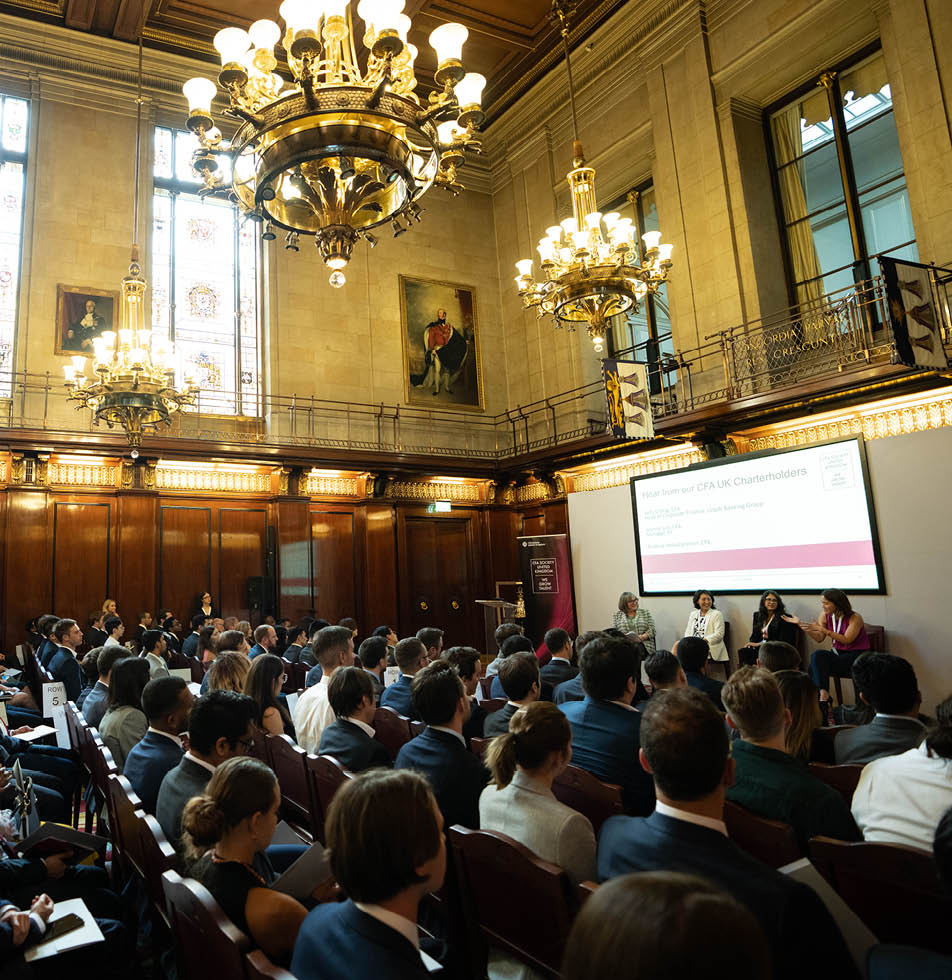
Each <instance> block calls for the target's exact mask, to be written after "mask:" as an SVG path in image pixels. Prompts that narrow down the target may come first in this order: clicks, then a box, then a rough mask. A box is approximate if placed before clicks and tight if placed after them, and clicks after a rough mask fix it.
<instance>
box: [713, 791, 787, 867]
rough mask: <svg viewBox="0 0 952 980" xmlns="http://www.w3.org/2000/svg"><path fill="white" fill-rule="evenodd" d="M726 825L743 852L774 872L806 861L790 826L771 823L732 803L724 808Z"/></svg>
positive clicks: (776, 821)
mask: <svg viewBox="0 0 952 980" xmlns="http://www.w3.org/2000/svg"><path fill="white" fill-rule="evenodd" d="M724 823H725V824H726V825H727V834H728V836H729V837H730V839H731V840H732V841H733V842H734V843H735V844H736V845H737V846H738V847H739V848H741V849H742V850H744V851H746V852H747V853H748V854H750V855H751V857H755V858H757V860H758V861H762V862H763V863H764V864H768V865H770V867H771V868H782V867H783V866H784V865H785V864H790V863H791V862H793V861H797V860H799V859H800V858H801V857H803V852H802V851H801V850H800V845H799V844H798V843H797V835H796V834H795V833H794V832H793V827H791V826H790V824H787V823H783V822H781V821H780V820H768V819H767V818H766V817H761V816H759V815H758V814H756V813H752V812H751V811H750V810H748V809H747V808H746V807H743V806H740V805H739V804H737V803H732V802H731V801H730V800H727V801H726V802H725V804H724Z"/></svg>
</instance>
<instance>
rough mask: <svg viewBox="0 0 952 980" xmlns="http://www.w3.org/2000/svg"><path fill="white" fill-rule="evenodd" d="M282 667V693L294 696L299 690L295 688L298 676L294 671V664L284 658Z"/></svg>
mask: <svg viewBox="0 0 952 980" xmlns="http://www.w3.org/2000/svg"><path fill="white" fill-rule="evenodd" d="M281 666H282V667H283V668H284V684H283V685H282V686H281V693H282V694H293V693H294V692H295V691H296V690H297V688H296V687H295V686H294V678H295V677H296V676H297V675H296V674H295V671H294V664H293V663H291V661H290V660H285V659H284V657H282V658H281Z"/></svg>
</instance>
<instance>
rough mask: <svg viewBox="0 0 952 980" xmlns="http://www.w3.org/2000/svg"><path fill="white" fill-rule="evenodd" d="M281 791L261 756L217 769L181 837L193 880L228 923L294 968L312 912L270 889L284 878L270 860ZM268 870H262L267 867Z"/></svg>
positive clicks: (189, 806)
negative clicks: (300, 937)
mask: <svg viewBox="0 0 952 980" xmlns="http://www.w3.org/2000/svg"><path fill="white" fill-rule="evenodd" d="M280 805H281V790H280V788H279V786H278V781H277V779H276V778H275V775H274V773H273V772H272V771H271V770H270V769H269V768H268V767H267V766H266V765H265V764H264V763H263V762H261V761H259V760H258V759H250V758H242V757H240V756H239V757H237V758H232V759H227V760H225V761H224V762H222V763H221V765H219V766H217V767H216V769H215V771H214V773H213V774H212V776H211V778H210V779H209V780H208V784H207V785H206V787H205V791H204V793H202V795H201V796H196V797H193V798H192V799H191V800H189V801H188V803H186V804H185V810H184V812H183V814H182V837H183V842H184V845H185V856H186V859H187V860H189V861H191V862H192V863H191V867H190V872H191V875H192V877H194V878H196V879H197V880H198V881H200V882H201V883H202V884H203V885H204V886H205V887H206V888H207V889H208V890H209V891H210V892H211V893H212V896H213V897H214V899H215V901H216V902H218V904H219V905H220V906H221V908H222V911H223V912H224V913H225V915H227V916H228V918H229V919H230V920H231V921H232V922H233V923H234V924H235V925H236V926H237V927H238V928H239V929H240V930H241V931H242V932H243V933H244V934H245V935H246V936H249V937H250V938H251V941H252V943H253V944H254V945H255V946H257V947H259V948H260V949H262V950H263V951H264V952H265V954H266V955H267V956H268V957H269V958H270V959H272V960H274V961H276V962H278V963H288V962H289V961H290V959H291V951H292V950H293V948H294V942H295V940H296V939H297V935H298V929H299V928H300V926H301V923H302V922H303V921H304V917H305V916H306V915H307V909H305V908H304V906H303V905H302V904H301V903H300V902H299V901H298V900H297V899H296V898H292V897H291V896H290V895H285V894H283V893H282V892H279V891H274V890H272V889H271V888H270V887H269V886H270V885H271V884H272V883H273V881H274V880H275V879H276V878H277V875H276V874H275V873H274V871H273V869H272V868H271V866H270V863H269V862H268V859H267V857H266V855H265V853H264V852H265V849H266V848H267V847H268V845H269V844H270V843H271V838H272V837H273V836H274V831H275V828H276V827H277V825H278V807H279V806H280ZM262 867H263V869H264V871H265V873H264V874H262V873H261V869H262Z"/></svg>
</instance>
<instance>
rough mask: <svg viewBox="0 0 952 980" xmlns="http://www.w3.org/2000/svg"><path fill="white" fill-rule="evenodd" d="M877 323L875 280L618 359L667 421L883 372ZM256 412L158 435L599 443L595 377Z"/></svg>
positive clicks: (21, 411) (365, 446)
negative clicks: (473, 409)
mask: <svg viewBox="0 0 952 980" xmlns="http://www.w3.org/2000/svg"><path fill="white" fill-rule="evenodd" d="M943 275H944V278H943V277H942V276H938V277H937V282H936V288H935V296H934V300H935V302H936V308H937V309H938V310H939V311H940V315H941V320H942V323H941V326H942V331H943V340H944V341H945V342H946V343H947V344H949V343H950V342H952V329H950V326H952V324H950V316H949V310H950V297H949V295H948V291H949V288H950V284H952V273H948V274H943ZM889 324H890V321H889V317H888V311H887V308H886V298H885V293H884V290H883V283H882V280H881V279H880V278H876V279H873V280H870V281H868V282H863V283H859V284H857V285H856V286H854V287H852V288H850V289H846V290H841V291H840V292H839V293H833V294H830V295H829V296H826V297H823V298H822V300H821V301H820V302H817V303H815V304H813V306H811V307H810V308H806V309H803V308H801V309H791V310H785V311H783V312H782V313H779V314H776V315H774V316H770V317H766V318H763V319H761V320H757V321H753V322H749V323H744V324H740V325H738V326H735V327H732V328H730V329H728V330H722V331H719V332H717V333H714V334H711V335H709V336H708V337H706V338H705V341H704V343H703V344H702V345H700V346H698V347H696V348H694V349H692V350H687V351H675V353H673V354H662V355H660V356H657V357H654V358H651V357H649V356H648V347H647V346H646V345H644V344H642V345H639V346H638V347H635V348H631V349H630V350H628V351H622V352H619V354H618V356H619V357H621V358H627V359H631V360H639V361H643V362H646V363H647V364H648V371H649V375H650V376H651V378H652V382H653V384H652V397H651V402H652V412H653V415H654V418H655V422H656V424H659V423H676V420H677V417H678V416H681V415H684V414H686V413H689V412H695V411H697V410H699V409H703V408H706V407H710V406H713V405H717V404H723V405H725V406H726V405H727V404H728V403H730V402H735V401H737V400H739V399H744V398H747V397H750V396H757V395H762V394H764V393H767V392H776V393H782V392H783V391H784V390H786V389H791V388H794V387H795V386H797V385H801V384H802V383H804V382H812V383H815V386H816V387H819V388H822V387H823V386H824V383H825V382H826V383H827V384H828V385H829V386H830V387H832V386H833V379H835V378H836V377H837V376H838V375H844V374H848V373H849V372H851V371H854V370H857V369H859V368H864V367H868V366H875V365H877V364H882V365H889V364H891V363H892V362H893V361H894V360H895V352H896V351H895V340H894V338H893V334H892V329H891V327H890V325H889ZM0 392H6V393H7V397H6V398H2V397H0V429H2V428H8V429H27V430H40V431H44V432H48V433H50V435H51V436H53V435H54V434H56V435H59V436H60V437H68V436H69V435H70V434H73V433H83V434H85V433H93V432H96V431H97V430H96V429H95V428H94V427H93V424H92V415H91V413H90V412H89V411H88V410H85V409H84V410H80V411H77V410H76V409H75V408H74V407H73V404H72V403H69V402H67V398H66V391H65V389H64V387H63V385H62V383H61V381H60V379H59V378H58V377H56V376H55V375H52V374H51V373H49V372H47V373H46V374H30V373H25V372H15V373H12V374H11V373H7V374H6V375H3V374H0ZM259 404H260V415H259V416H257V417H251V416H235V415H234V414H233V413H231V412H230V405H229V400H228V399H224V398H221V397H220V396H219V397H218V398H216V396H215V394H214V393H209V392H207V391H203V392H202V393H201V394H200V395H199V399H198V404H197V405H196V407H195V409H194V410H190V411H188V412H186V413H184V414H180V415H179V416H177V417H176V418H175V420H174V423H173V426H172V429H171V430H170V432H169V435H170V436H173V437H178V438H182V439H190V440H199V441H202V442H207V443H209V444H212V443H218V444H222V445H229V446H235V445H239V446H241V445H247V446H273V447H288V446H293V447H300V448H304V449H314V450H316V451H320V450H322V449H325V450H334V451H342V452H352V453H358V454H367V453H387V454H400V455H404V456H419V457H427V456H429V457H441V458H447V459H452V458H457V459H470V460H473V459H483V460H487V461H498V462H503V461H506V460H510V459H514V458H516V457H521V456H525V455H526V454H529V453H533V452H537V451H544V450H547V449H552V448H557V447H559V446H565V445H568V444H571V443H576V444H577V443H584V442H586V441H589V442H590V441H592V440H593V439H596V438H603V439H604V437H605V436H606V411H605V407H606V406H605V394H604V389H603V386H602V383H601V381H600V380H596V381H592V382H590V383H589V384H586V385H582V386H581V387H578V388H573V389H572V390H570V391H565V392H561V393H560V394H558V395H554V396H552V397H550V398H545V399H541V400H538V401H534V402H531V403H528V404H526V405H517V406H516V407H514V408H511V409H509V410H508V411H506V412H502V413H500V414H498V415H494V416H490V415H477V414H472V415H468V414H467V415H464V414H462V413H459V412H449V411H445V410H439V409H422V408H417V407H410V406H405V405H391V404H386V403H378V404H369V403H352V402H350V403H349V402H343V401H335V400H333V399H327V398H318V397H316V396H297V395H291V396H290V397H288V396H261V398H260V403H259ZM671 427H672V426H671V425H668V424H665V428H671ZM98 431H102V430H98ZM145 449H146V451H148V437H147V441H146V447H145Z"/></svg>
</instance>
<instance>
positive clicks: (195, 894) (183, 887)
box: [162, 871, 251, 980]
mask: <svg viewBox="0 0 952 980" xmlns="http://www.w3.org/2000/svg"><path fill="white" fill-rule="evenodd" d="M162 888H163V890H164V892H165V898H166V902H167V904H168V908H169V915H170V918H171V920H172V931H173V933H174V934H175V940H176V941H175V957H176V965H177V967H178V976H179V980H207V977H208V973H209V970H210V969H213V970H214V973H215V977H216V980H243V978H244V976H245V962H244V957H245V953H247V952H248V949H249V947H250V945H251V943H250V942H249V941H248V937H247V936H246V935H245V934H244V933H243V932H242V931H241V930H240V929H239V928H238V927H237V926H235V925H234V923H233V922H231V921H230V920H229V919H228V917H227V916H226V915H225V913H224V912H222V910H221V909H220V908H219V906H218V903H217V902H216V901H215V899H214V898H212V896H211V893H210V892H209V891H208V889H207V888H206V887H205V886H204V885H201V884H199V883H198V882H197V881H193V880H192V879H191V878H182V877H180V876H179V875H178V873H177V872H175V871H166V872H165V874H163V875H162Z"/></svg>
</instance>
